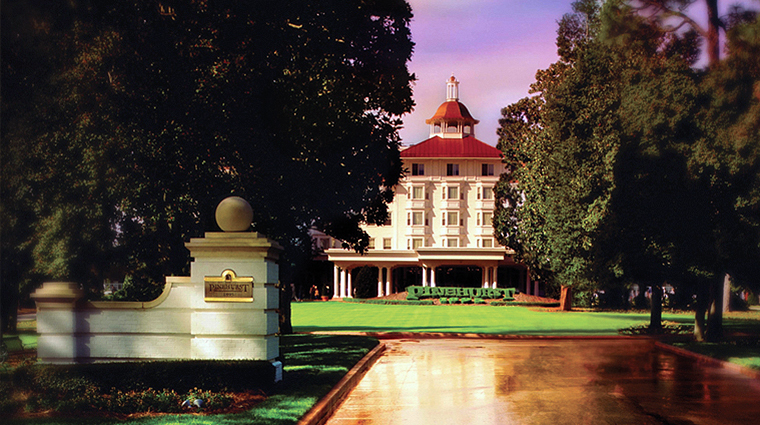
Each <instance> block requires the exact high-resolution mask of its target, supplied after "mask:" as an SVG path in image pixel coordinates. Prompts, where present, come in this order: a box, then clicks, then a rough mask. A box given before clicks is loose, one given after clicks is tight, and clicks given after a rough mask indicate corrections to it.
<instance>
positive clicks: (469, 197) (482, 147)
mask: <svg viewBox="0 0 760 425" xmlns="http://www.w3.org/2000/svg"><path fill="white" fill-rule="evenodd" d="M426 123H427V124H429V125H430V137H429V138H428V139H427V140H425V141H422V142H420V143H418V144H415V145H411V146H409V147H406V148H402V149H403V150H402V151H401V158H402V160H403V162H404V168H406V169H407V175H406V177H405V178H404V179H403V180H402V181H401V182H400V183H399V184H398V186H397V187H396V188H395V198H394V201H393V202H392V203H391V204H390V205H389V213H390V220H389V221H388V222H386V224H385V225H382V226H377V225H369V226H365V227H364V230H365V231H366V232H367V233H368V234H369V235H370V237H371V240H370V247H369V250H368V251H367V252H366V253H365V254H363V255H361V254H358V253H356V252H353V251H349V250H345V249H341V248H338V247H336V246H339V245H338V244H336V243H335V242H334V241H332V240H330V239H329V237H328V236H325V235H324V234H321V233H315V234H314V241H315V244H316V246H317V247H318V248H321V249H323V251H324V254H325V255H326V257H327V258H326V259H327V260H328V261H330V262H332V264H333V266H334V269H333V282H332V296H333V298H345V297H351V296H353V294H354V291H353V282H352V280H353V277H352V276H353V275H354V273H352V272H353V271H355V270H357V269H358V268H360V267H366V266H369V267H374V268H377V296H384V295H389V294H392V293H396V292H400V291H404V290H405V288H406V287H407V286H410V285H421V286H459V287H462V286H480V287H484V288H496V287H516V288H518V289H519V290H520V291H522V292H525V293H529V294H530V293H535V292H537V291H538V287H537V285H532V284H531V282H530V273H529V271H528V270H527V269H526V267H525V266H523V265H521V264H517V263H515V262H514V261H513V259H512V254H513V252H512V251H510V250H508V249H506V248H505V247H503V246H501V245H499V243H498V242H497V241H496V239H495V238H494V236H493V232H494V229H493V225H492V223H491V219H492V217H493V212H494V193H493V188H494V186H495V185H496V183H497V182H498V180H499V176H500V174H501V173H503V172H504V170H505V169H504V164H503V163H502V161H501V156H500V151H499V150H498V149H496V148H495V147H493V146H490V145H488V144H486V143H483V142H481V141H480V140H478V139H476V138H475V126H476V125H477V124H478V120H476V119H475V118H473V117H472V115H471V114H470V112H469V111H468V110H467V108H466V107H465V105H464V104H462V103H461V102H460V101H459V82H458V81H457V80H456V78H454V76H452V77H451V78H449V80H448V81H447V83H446V101H445V102H444V103H443V104H441V106H440V107H439V108H438V110H437V111H436V112H435V114H434V115H433V116H432V117H431V118H430V119H428V120H426Z"/></svg>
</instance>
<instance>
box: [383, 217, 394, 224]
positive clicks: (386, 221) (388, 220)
mask: <svg viewBox="0 0 760 425" xmlns="http://www.w3.org/2000/svg"><path fill="white" fill-rule="evenodd" d="M392 223H393V220H391V215H390V214H388V218H386V219H385V222H384V223H383V225H384V226H390V225H391V224H392Z"/></svg>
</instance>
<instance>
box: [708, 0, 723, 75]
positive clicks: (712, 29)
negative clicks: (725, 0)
mask: <svg viewBox="0 0 760 425" xmlns="http://www.w3.org/2000/svg"><path fill="white" fill-rule="evenodd" d="M705 3H706V4H707V34H706V36H705V39H706V40H705V41H706V42H707V46H706V50H707V59H708V61H709V65H710V66H714V65H716V64H717V63H718V61H719V60H720V26H721V22H720V16H719V15H718V0H705Z"/></svg>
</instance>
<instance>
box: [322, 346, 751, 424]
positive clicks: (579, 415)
mask: <svg viewBox="0 0 760 425" xmlns="http://www.w3.org/2000/svg"><path fill="white" fill-rule="evenodd" d="M386 344H387V345H388V347H389V349H388V350H387V352H386V354H385V355H384V356H383V357H382V358H381V359H380V360H379V361H378V362H377V363H376V364H375V366H373V368H372V369H371V370H370V372H369V373H368V374H367V375H366V376H365V378H364V379H363V380H362V381H361V382H360V384H359V385H358V386H357V388H356V389H355V390H354V391H353V392H352V394H351V395H350V396H349V398H348V399H347V400H346V401H345V402H344V404H343V405H342V406H341V408H340V409H339V410H338V411H337V412H336V414H335V415H334V416H333V418H331V420H330V421H329V422H328V424H396V423H398V424H402V423H404V424H407V423H408V424H435V425H442V424H462V423H474V424H504V423H514V424H552V425H555V424H583V423H588V424H600V423H601V424H604V423H609V424H662V423H685V424H689V423H693V424H746V423H754V421H755V420H756V419H757V418H758V417H760V403H757V400H760V384H759V383H758V382H757V380H754V379H750V378H747V377H744V376H742V375H739V374H737V373H736V372H733V371H730V370H726V369H721V368H715V367H712V366H709V365H706V364H700V363H697V362H695V361H693V360H692V359H689V358H685V357H680V356H677V355H675V354H672V353H669V352H664V351H661V350H659V349H656V348H655V346H654V343H653V342H652V341H650V340H646V339H641V340H637V339H629V340H620V339H526V340H480V339H427V340H425V339H423V340H389V341H386Z"/></svg>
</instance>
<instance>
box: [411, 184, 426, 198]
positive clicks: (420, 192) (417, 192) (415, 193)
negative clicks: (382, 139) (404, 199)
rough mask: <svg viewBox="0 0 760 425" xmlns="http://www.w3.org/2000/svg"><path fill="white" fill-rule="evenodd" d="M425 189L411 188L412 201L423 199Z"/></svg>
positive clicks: (419, 187) (420, 187)
mask: <svg viewBox="0 0 760 425" xmlns="http://www.w3.org/2000/svg"><path fill="white" fill-rule="evenodd" d="M424 198H425V188H424V187H422V186H414V187H413V188H412V199H424Z"/></svg>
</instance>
